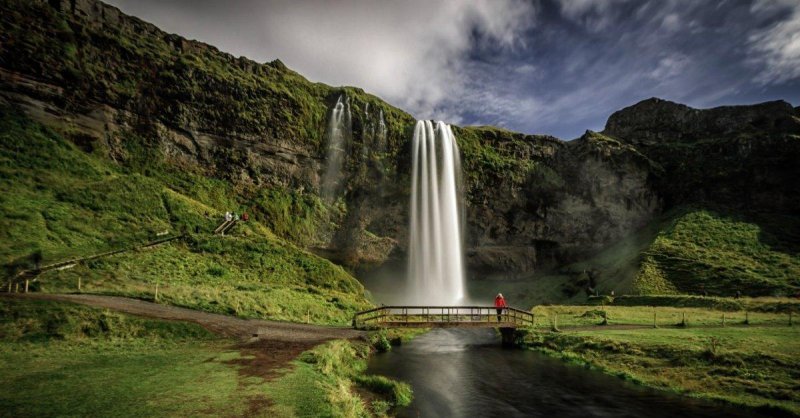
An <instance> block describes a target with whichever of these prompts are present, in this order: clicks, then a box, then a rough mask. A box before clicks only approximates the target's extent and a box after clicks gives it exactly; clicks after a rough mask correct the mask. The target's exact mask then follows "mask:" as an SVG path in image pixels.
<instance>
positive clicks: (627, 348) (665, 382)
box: [526, 307, 800, 414]
mask: <svg viewBox="0 0 800 418" xmlns="http://www.w3.org/2000/svg"><path fill="white" fill-rule="evenodd" d="M561 309H562V310H572V311H574V313H577V312H575V309H578V310H580V309H583V310H585V308H578V307H573V308H569V307H562V308H561ZM629 309H639V310H642V309H643V310H644V311H648V312H644V311H642V312H640V316H641V317H642V318H641V319H642V320H643V321H644V320H645V317H646V316H647V314H649V315H650V320H651V321H652V310H650V309H645V308H629ZM659 311H660V312H663V313H662V315H665V316H667V315H668V312H666V311H661V310H659ZM635 312H636V311H628V312H627V313H628V314H629V315H631V316H632V317H635V316H636V314H635ZM692 312H693V314H694V315H695V316H696V317H698V318H700V320H701V321H702V320H703V319H705V320H707V321H711V320H713V318H714V317H717V316H718V315H719V312H713V311H708V310H694V311H692ZM673 313H675V312H673ZM618 314H619V312H618ZM762 315H765V316H766V314H762ZM740 320H741V318H737V322H738V321H740ZM670 322H672V321H670ZM690 324H691V322H690ZM562 329H563V330H564V332H562V333H552V332H547V331H537V332H533V333H531V334H529V335H528V336H527V337H526V342H527V344H529V345H530V346H531V347H533V348H535V349H538V350H541V351H544V352H546V353H548V354H550V355H554V356H556V357H560V358H563V359H565V360H568V361H571V362H575V363H578V364H584V365H587V366H590V367H593V368H597V369H600V370H602V371H604V372H606V373H609V374H613V375H617V376H619V377H622V378H625V379H629V380H633V381H636V382H639V383H642V384H645V385H647V386H652V387H655V388H660V389H667V390H672V391H676V392H679V393H685V394H688V395H690V396H695V397H700V398H708V399H718V400H723V401H726V402H732V403H735V404H742V405H750V406H755V407H761V408H766V409H767V410H768V411H772V412H775V411H777V410H780V411H784V412H785V411H790V412H791V413H793V414H800V397H798V395H797V390H796V389H797V388H796V385H797V379H798V378H800V375H798V372H797V370H800V363H799V362H798V359H799V358H800V328H797V327H787V326H785V325H783V326H776V325H775V324H773V325H772V326H762V327H747V326H741V325H740V326H729V327H725V328H721V327H713V328H700V327H698V328H693V327H692V326H690V327H689V328H658V329H653V328H649V329H647V328H645V329H613V328H611V329H606V330H603V329H594V330H591V331H588V330H585V331H568V330H567V329H565V328H562Z"/></svg>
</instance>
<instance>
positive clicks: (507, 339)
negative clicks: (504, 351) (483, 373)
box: [500, 328, 517, 348]
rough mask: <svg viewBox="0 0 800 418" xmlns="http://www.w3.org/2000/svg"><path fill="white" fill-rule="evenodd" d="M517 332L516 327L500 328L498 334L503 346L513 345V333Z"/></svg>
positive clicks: (509, 346)
mask: <svg viewBox="0 0 800 418" xmlns="http://www.w3.org/2000/svg"><path fill="white" fill-rule="evenodd" d="M516 333H517V329H516V328H500V336H501V337H502V340H503V343H502V344H503V347H505V348H511V347H514V335H515V334H516Z"/></svg>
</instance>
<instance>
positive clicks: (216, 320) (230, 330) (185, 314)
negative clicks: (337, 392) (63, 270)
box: [14, 293, 364, 345]
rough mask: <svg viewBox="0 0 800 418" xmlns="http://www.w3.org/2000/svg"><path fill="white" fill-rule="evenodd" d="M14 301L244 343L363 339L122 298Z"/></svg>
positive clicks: (351, 333) (345, 332) (340, 331)
mask: <svg viewBox="0 0 800 418" xmlns="http://www.w3.org/2000/svg"><path fill="white" fill-rule="evenodd" d="M14 297H25V298H30V299H45V300H55V301H63V302H74V303H80V304H84V305H89V306H95V307H98V308H107V309H113V310H115V311H120V312H125V313H128V314H132V315H139V316H145V317H149V318H156V319H165V320H170V321H187V322H194V323H196V324H198V325H201V326H203V327H205V328H206V329H208V330H209V331H212V332H215V333H217V334H221V335H224V336H227V337H232V338H235V339H238V340H241V341H247V340H249V339H251V338H252V337H254V336H256V335H257V336H258V339H259V340H262V341H271V342H286V343H308V344H312V345H313V344H319V343H322V342H325V341H328V340H333V339H340V338H343V339H351V338H358V337H361V336H362V335H364V332H362V331H357V330H354V329H352V328H345V327H330V326H321V325H306V324H296V323H292V322H278V321H265V320H259V319H241V318H236V317H233V316H228V315H219V314H213V313H208V312H202V311H195V310H192V309H186V308H179V307H176V306H170V305H161V304H158V303H152V302H145V301H143V300H138V299H130V298H124V297H119V296H102V295H58V294H47V293H28V294H18V295H16V296H14Z"/></svg>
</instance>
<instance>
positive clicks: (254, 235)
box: [0, 0, 800, 322]
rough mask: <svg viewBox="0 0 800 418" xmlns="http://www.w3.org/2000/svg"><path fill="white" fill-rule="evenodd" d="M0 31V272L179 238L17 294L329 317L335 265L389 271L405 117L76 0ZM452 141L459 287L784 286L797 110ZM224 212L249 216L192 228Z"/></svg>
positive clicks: (340, 292)
mask: <svg viewBox="0 0 800 418" xmlns="http://www.w3.org/2000/svg"><path fill="white" fill-rule="evenodd" d="M0 31H1V33H2V38H0V104H1V105H2V113H3V116H2V117H3V122H2V123H3V126H2V129H0V133H1V134H2V135H3V144H2V152H3V160H2V161H3V163H2V164H3V165H2V170H3V172H4V173H3V174H4V175H3V180H2V183H0V184H2V192H3V198H2V200H0V208H1V210H2V212H3V215H4V216H3V221H2V222H3V228H2V234H3V235H4V236H3V238H5V239H4V243H5V244H2V246H0V250H2V254H0V255H1V256H2V260H3V263H4V264H5V265H6V266H9V268H12V267H13V265H16V264H20V263H22V264H24V263H26V262H29V260H30V257H31V255H32V254H36V253H37V252H41V254H42V257H43V259H44V260H45V261H58V260H61V259H64V258H68V257H73V256H79V255H87V254H91V253H95V252H100V251H106V250H109V249H115V248H119V247H125V246H128V245H131V244H135V243H141V242H144V241H147V240H149V239H152V238H154V236H155V235H156V234H157V233H160V232H162V231H167V232H168V233H180V232H182V231H187V232H189V233H190V236H189V237H188V238H187V239H185V240H183V241H179V242H176V243H173V244H169V245H164V246H161V247H156V248H154V249H151V250H147V251H141V252H135V253H126V254H123V255H121V256H117V257H114V258H109V259H102V260H97V261H94V262H91V263H88V264H86V265H80V266H78V267H76V268H75V269H72V270H64V271H58V272H51V273H47V275H45V276H44V277H42V280H41V282H40V284H37V286H40V290H43V291H69V290H74V289H75V287H76V283H77V278H78V277H79V276H80V277H83V278H85V279H86V282H85V283H86V284H85V285H84V286H85V290H86V291H92V292H101V293H116V294H125V295H132V296H138V297H145V296H147V295H149V294H150V293H151V292H152V290H151V289H153V288H154V285H155V283H159V285H160V286H164V288H165V289H166V290H164V293H163V297H164V300H166V301H168V302H170V303H175V304H179V305H183V306H192V307H200V308H202V309H206V310H211V311H215V312H237V313H239V314H242V315H248V316H249V315H252V316H259V317H270V318H278V319H299V318H304V315H311V319H312V320H313V321H317V322H342V321H344V320H345V318H346V317H347V315H348V314H349V312H352V311H353V310H354V309H357V308H358V307H363V306H366V301H365V299H364V297H363V295H362V293H363V289H362V288H361V286H360V285H359V284H358V282H356V281H355V280H354V279H353V277H352V275H356V276H359V277H360V278H368V277H370V276H373V275H376V276H377V275H380V274H383V273H385V272H387V271H388V272H389V273H390V274H391V275H392V276H393V277H402V274H403V268H404V267H403V266H404V259H405V249H406V247H407V246H406V241H407V235H408V231H407V225H408V222H407V216H408V214H407V202H408V194H409V190H408V185H409V183H410V181H409V178H408V173H409V171H410V167H409V165H410V161H409V154H410V153H409V152H408V146H409V139H410V134H411V131H410V130H411V128H412V126H413V118H412V117H411V116H410V115H409V114H407V113H405V112H403V111H402V110H400V109H397V108H395V107H393V106H391V105H390V104H388V103H385V102H384V101H382V100H381V99H379V98H378V97H375V96H373V95H370V94H367V93H365V92H364V91H363V90H360V89H358V88H353V87H331V86H327V85H324V84H321V83H312V82H309V81H308V80H306V79H305V78H303V77H302V76H301V75H300V74H298V73H296V72H294V71H292V70H290V69H288V68H287V67H286V66H285V65H283V64H282V63H281V62H280V61H278V60H276V61H273V62H269V63H264V64H261V63H256V62H253V61H251V60H248V59H246V58H243V57H242V58H236V57H233V56H231V55H229V54H226V53H224V52H220V51H218V50H217V49H216V48H214V47H213V46H209V45H206V44H203V43H200V42H196V41H189V40H186V39H183V38H181V37H180V36H177V35H172V34H167V33H165V32H163V31H161V30H159V29H158V28H156V27H155V26H153V25H151V24H149V23H146V22H143V21H141V20H139V19H137V18H134V17H130V16H126V15H124V14H123V13H121V12H120V11H119V10H118V9H116V8H114V7H111V6H108V5H105V4H103V3H100V2H97V1H94V0H79V1H66V0H64V1H58V0H56V1H47V2H45V1H40V0H36V1H24V0H10V1H6V2H3V3H2V4H0ZM340 99H341V100H343V101H344V102H346V103H348V104H349V107H350V109H351V110H352V126H351V131H352V132H351V134H350V135H349V137H348V143H347V144H346V148H347V150H348V151H349V152H348V154H347V159H346V161H345V162H344V164H343V167H344V168H343V173H342V180H341V183H340V186H339V189H338V190H337V192H338V193H337V196H338V197H337V198H336V199H334V200H333V201H326V200H325V199H324V198H322V197H321V196H322V193H321V183H322V180H321V178H322V176H323V173H324V171H325V155H326V147H327V144H326V139H325V132H326V124H327V120H328V118H329V116H330V113H331V109H332V108H333V107H334V105H335V104H336V102H337V101H338V100H340ZM378 115H382V116H381V117H382V121H383V122H384V124H385V126H386V134H385V135H383V136H379V135H376V134H375V129H374V127H375V126H376V125H377V124H378V123H379V120H378V118H379V116H378ZM454 131H455V134H456V136H457V138H458V141H459V144H460V147H461V150H462V153H463V162H464V170H465V172H464V180H465V208H466V214H467V217H466V228H467V234H466V246H467V254H466V260H467V263H468V266H469V276H470V279H472V280H473V282H475V283H478V285H477V287H476V289H477V288H481V290H480V291H481V292H493V291H494V290H493V289H494V288H496V287H499V286H508V285H509V283H511V281H513V282H514V283H517V282H519V283H522V284H523V286H522V287H524V288H525V289H526V290H524V294H523V295H521V296H522V297H524V298H529V299H530V300H538V301H543V300H548V299H550V300H552V299H563V298H578V297H582V296H581V295H583V294H584V293H585V292H586V291H587V290H589V288H592V289H597V290H598V291H601V292H609V291H611V290H616V291H617V292H666V291H669V292H675V291H677V292H696V293H698V292H700V293H702V292H708V293H711V294H723V295H731V294H734V293H735V292H736V291H737V290H741V291H742V292H746V293H749V294H753V295H766V294H793V293H796V292H797V290H798V287H799V286H800V285H799V284H798V282H797V279H796V277H797V275H796V274H795V272H797V271H798V266H800V259H798V249H799V248H800V247H798V245H800V244H799V243H798V239H797V237H798V236H800V231H799V230H798V227H799V225H800V224H799V223H798V218H797V213H800V201H798V199H800V198H799V197H798V196H800V190H798V187H800V186H798V185H797V183H796V181H795V179H796V177H797V174H798V170H797V166H796V163H795V162H796V161H797V159H798V157H800V112H799V111H798V109H797V108H792V106H791V105H789V104H788V103H785V102H770V103H765V104H761V105H753V106H736V107H723V108H717V109H708V110H699V109H692V108H689V107H687V106H684V105H680V104H676V103H671V102H668V101H664V100H660V99H650V100H646V101H643V102H641V103H639V104H636V105H633V106H631V107H629V108H626V109H622V110H620V111H619V112H617V113H615V114H614V115H612V116H611V117H610V118H609V121H608V123H607V126H606V128H605V129H604V130H603V131H602V132H590V131H587V133H586V134H585V135H583V136H582V137H580V138H578V139H575V140H572V141H562V140H560V139H558V138H553V137H549V136H543V135H527V134H522V133H516V132H510V131H507V130H503V129H499V128H493V127H455V128H454ZM226 210H235V211H237V212H242V211H248V212H249V213H251V214H252V215H253V217H254V220H255V221H254V222H252V223H250V224H248V225H239V226H238V227H237V228H239V229H238V230H236V231H235V233H234V234H233V235H232V236H229V237H226V238H225V239H222V238H218V237H210V236H209V235H208V231H209V230H211V229H213V227H214V226H215V223H216V222H217V221H218V220H219V216H220V214H221V213H223V212H225V211H226ZM314 254H316V255H314ZM320 256H322V257H325V258H327V259H328V260H331V261H332V262H333V263H336V264H339V265H342V266H345V267H346V268H347V271H349V273H348V272H347V271H345V270H344V269H342V268H341V267H339V266H336V265H335V264H333V263H331V262H329V261H327V260H325V259H323V258H321V257H320ZM26 260H28V261H26ZM480 279H494V280H502V281H503V283H502V284H497V285H495V283H498V282H494V281H488V282H487V281H481V280H480ZM479 282H480V283H479ZM93 286H95V287H93ZM212 301H213V303H212ZM340 308H344V310H341V311H340Z"/></svg>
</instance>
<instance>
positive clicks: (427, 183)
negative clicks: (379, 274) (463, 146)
mask: <svg viewBox="0 0 800 418" xmlns="http://www.w3.org/2000/svg"><path fill="white" fill-rule="evenodd" d="M411 146H412V169H411V170H412V171H411V207H410V214H411V225H410V229H409V235H410V236H409V251H408V254H409V260H408V275H409V280H408V283H409V285H410V286H411V289H410V292H409V294H410V295H413V298H414V303H415V304H440V305H449V304H458V303H459V302H461V300H462V299H463V298H464V267H463V252H462V248H461V247H462V242H461V240H462V235H461V221H460V213H459V212H460V210H459V208H460V206H459V200H458V198H459V196H458V188H459V187H458V179H459V177H458V176H460V173H461V159H460V157H459V150H458V144H456V138H455V136H454V135H453V131H452V130H451V129H450V126H449V125H447V124H446V123H444V122H437V123H436V126H435V127H434V125H433V123H432V122H431V121H418V122H417V125H416V127H415V128H414V139H413V142H412V145H411Z"/></svg>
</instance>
